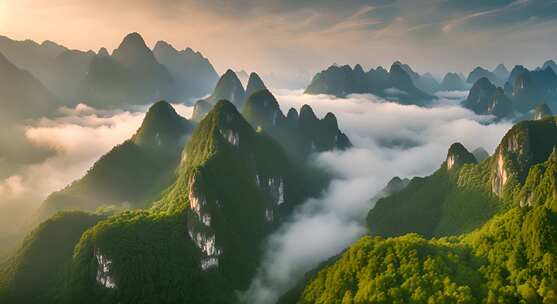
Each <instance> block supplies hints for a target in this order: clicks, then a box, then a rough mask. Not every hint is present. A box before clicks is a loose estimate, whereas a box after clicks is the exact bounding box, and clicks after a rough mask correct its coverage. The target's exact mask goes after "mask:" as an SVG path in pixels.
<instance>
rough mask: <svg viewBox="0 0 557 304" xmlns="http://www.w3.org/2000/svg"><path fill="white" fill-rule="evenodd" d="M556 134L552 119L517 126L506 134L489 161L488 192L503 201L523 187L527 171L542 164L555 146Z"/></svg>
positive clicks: (556, 141) (556, 128)
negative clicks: (489, 184)
mask: <svg viewBox="0 0 557 304" xmlns="http://www.w3.org/2000/svg"><path fill="white" fill-rule="evenodd" d="M556 131H557V126H556V124H555V119H545V120H539V121H523V122H520V123H518V124H516V125H515V126H514V127H513V128H512V129H511V130H510V131H509V132H507V134H506V135H505V136H504V137H503V140H502V141H501V143H500V144H499V146H498V147H497V149H496V151H495V154H494V156H493V157H492V164H491V172H490V183H491V190H492V192H493V193H495V194H496V195H498V196H499V197H503V198H506V197H508V196H509V195H510V191H512V188H513V187H515V186H516V185H521V184H523V183H524V180H525V178H526V176H527V174H528V170H529V168H530V167H531V166H533V165H535V164H538V163H541V162H543V161H545V160H546V159H547V158H548V156H549V155H550V153H551V151H552V149H553V147H554V146H555V145H556V144H557V136H555V134H557V133H555V132H556Z"/></svg>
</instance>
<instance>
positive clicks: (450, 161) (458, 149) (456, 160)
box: [446, 142, 478, 170]
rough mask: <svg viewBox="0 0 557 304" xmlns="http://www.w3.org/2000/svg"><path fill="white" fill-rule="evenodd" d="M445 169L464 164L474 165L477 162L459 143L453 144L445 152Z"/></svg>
mask: <svg viewBox="0 0 557 304" xmlns="http://www.w3.org/2000/svg"><path fill="white" fill-rule="evenodd" d="M446 162H447V169H448V170H450V169H452V168H454V167H460V166H462V165H464V164H475V163H477V162H478V161H477V160H476V157H475V156H474V155H473V154H472V153H470V152H469V151H468V150H467V149H466V148H465V147H464V146H463V145H462V144H461V143H458V142H457V143H454V144H452V145H451V147H450V148H449V151H448V152H447V161H446Z"/></svg>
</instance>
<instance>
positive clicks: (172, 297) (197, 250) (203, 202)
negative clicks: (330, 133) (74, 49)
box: [0, 100, 328, 303]
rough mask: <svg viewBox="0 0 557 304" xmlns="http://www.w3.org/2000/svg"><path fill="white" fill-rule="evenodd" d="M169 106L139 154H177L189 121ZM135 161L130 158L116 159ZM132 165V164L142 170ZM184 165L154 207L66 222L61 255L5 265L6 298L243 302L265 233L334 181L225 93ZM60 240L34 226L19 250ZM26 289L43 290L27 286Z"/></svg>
mask: <svg viewBox="0 0 557 304" xmlns="http://www.w3.org/2000/svg"><path fill="white" fill-rule="evenodd" d="M169 109H171V108H170V106H169V105H168V104H166V103H158V104H156V105H155V106H153V107H152V108H151V111H153V112H154V113H158V114H156V115H155V116H152V115H149V114H148V115H147V117H146V118H145V121H144V123H143V126H142V127H141V128H140V130H139V131H138V132H137V133H136V135H134V137H132V139H131V140H130V141H129V142H130V143H132V144H133V145H132V146H133V147H136V148H137V149H138V150H137V151H132V152H134V153H131V154H128V157H134V156H135V154H136V153H138V151H145V153H146V154H149V153H155V152H156V153H159V154H158V155H159V156H160V155H166V156H169V157H170V156H172V155H173V153H174V152H172V151H171V150H170V149H169V147H170V146H169V144H168V143H169V142H170V143H175V141H176V136H177V135H179V134H181V133H180V132H179V131H180V130H181V129H180V128H181V127H182V124H181V123H178V124H177V125H175V124H173V114H172V113H173V112H172V111H170V112H169ZM151 111H150V112H151ZM165 113H166V114H165ZM171 114H172V115H171ZM154 125H156V127H153V126H154ZM152 130H157V131H156V132H154V131H152ZM182 142H183V141H182ZM163 152H164V153H168V154H162V153H163ZM109 155H110V154H109ZM106 157H110V156H106ZM170 158H172V157H170ZM162 159H164V158H162V156H161V158H159V162H160V161H161V160H162ZM99 162H100V163H104V162H105V160H101V161H99ZM126 162H128V159H127V158H126V157H122V158H121V159H117V162H116V163H117V164H118V165H122V164H126ZM133 165H134V164H133V162H132V165H131V166H130V167H129V168H127V170H130V172H136V171H137V170H138V169H134V167H133ZM97 166H98V165H96V166H95V167H94V169H92V171H93V172H94V173H95V176H101V177H102V178H103V179H110V178H112V177H113V175H98V172H100V171H97V170H99V169H98V167H97ZM124 166H125V165H124ZM107 168H108V167H107ZM117 168H120V169H121V168H122V167H120V166H119V167H117ZM175 168H176V170H175V180H174V182H173V183H172V184H171V185H170V186H169V187H167V189H166V190H165V191H163V193H162V194H160V197H161V198H160V199H159V200H158V201H155V202H153V204H152V205H151V207H149V208H146V209H142V210H141V209H135V210H128V211H124V212H121V213H118V214H115V215H112V216H110V217H108V218H106V219H104V220H102V221H100V222H99V223H98V224H96V222H93V223H90V224H89V225H87V226H86V227H83V228H80V229H76V228H74V227H72V226H71V225H70V224H65V225H63V226H61V228H60V229H68V230H69V231H67V232H64V233H70V234H71V236H72V239H71V242H70V240H67V241H65V243H64V245H63V246H64V247H63V246H60V248H58V249H60V250H63V255H62V256H60V257H59V258H58V257H55V258H51V257H50V255H49V254H45V255H44V256H41V255H37V253H38V252H40V251H36V252H35V254H33V255H29V254H23V253H19V254H18V255H17V256H16V260H15V261H16V262H10V263H9V264H7V265H6V266H5V267H6V268H5V270H3V271H2V272H0V273H1V276H0V278H2V285H1V288H0V302H3V301H2V300H3V299H10V300H11V301H12V302H16V303H235V302H236V301H237V297H236V292H237V291H241V290H245V289H246V288H247V287H248V285H249V283H250V281H251V279H252V277H253V275H254V274H255V270H256V268H257V266H258V264H259V260H260V258H261V253H262V249H263V248H262V244H263V241H264V238H265V237H266V236H267V235H268V234H269V233H270V232H271V231H272V230H273V229H275V228H276V227H278V224H279V223H280V222H281V221H282V219H283V218H285V217H286V216H287V215H288V214H289V213H290V212H291V211H292V210H293V208H294V207H295V206H296V205H298V204H299V203H301V202H302V201H303V200H305V199H306V198H307V197H309V196H317V195H319V194H320V191H321V190H322V189H323V188H324V186H325V185H326V183H327V181H328V177H327V176H326V175H324V174H322V173H318V172H314V171H313V170H308V169H307V168H304V167H302V166H299V165H296V164H294V163H293V162H292V161H291V160H290V158H289V157H288V155H287V154H286V152H285V151H284V149H283V148H282V147H281V145H280V144H279V143H277V142H276V141H275V140H274V139H273V138H272V137H270V136H268V135H267V134H266V133H264V132H262V131H260V132H257V131H256V130H254V129H253V128H252V126H251V125H250V124H249V123H248V122H247V121H246V120H245V119H244V118H243V117H242V115H241V114H240V113H239V112H238V111H237V110H236V107H235V106H234V105H233V104H232V103H230V102H228V101H224V100H223V101H219V102H218V103H217V104H216V105H215V106H214V108H213V109H212V111H211V112H209V114H208V115H207V116H206V117H205V118H204V119H203V120H202V121H201V122H200V123H199V125H198V126H197V128H196V129H195V131H194V132H193V134H192V135H191V139H190V140H189V141H188V143H187V145H186V146H185V148H183V151H182V152H181V157H180V160H179V163H178V164H177V165H176V167H175ZM134 170H135V171H134ZM119 177H120V176H119ZM120 178H121V177H120ZM136 178H137V177H136ZM137 182H138V181H135V183H136V184H135V185H136V187H137V185H138V184H137ZM131 184H133V183H130V185H131ZM119 185H125V184H122V183H119ZM72 187H75V186H72ZM113 188H114V187H113ZM71 201H72V198H68V202H71ZM54 219H56V217H55V218H54ZM99 220H100V218H99V219H98V220H97V221H99ZM50 221H52V220H48V221H47V222H46V223H49V222H50ZM95 224H96V225H95ZM43 225H45V224H43ZM41 227H42V226H41ZM61 235H62V236H63V235H64V234H63V233H62V234H61ZM53 237H56V236H51V235H45V234H44V233H43V234H37V233H34V234H33V236H32V237H30V238H29V240H28V241H27V243H26V244H28V245H24V247H22V248H23V249H21V250H20V251H22V252H25V250H26V249H25V248H26V247H30V248H35V247H38V246H43V245H41V244H46V243H48V242H49V241H50V239H51V238H53ZM41 251H44V252H47V251H48V248H41ZM54 252H57V251H56V250H54ZM42 263H49V264H48V268H47V269H46V270H45V274H44V275H42V274H38V275H37V277H32V276H31V275H30V273H29V272H28V271H30V270H31V269H33V268H27V267H25V265H42ZM33 267H35V266H33ZM44 267H47V266H44ZM11 269H16V270H17V271H13V270H11ZM62 270H63V271H62ZM26 271H27V272H26ZM12 273H16V274H17V273H26V276H28V277H30V278H27V280H37V279H38V278H49V280H50V278H52V280H53V282H54V284H50V283H44V284H42V285H41V284H39V283H38V282H35V281H33V283H32V285H30V284H26V282H25V281H22V280H21V279H20V280H16V279H17V278H19V277H20V276H21V275H17V276H16V275H13V274H12ZM14 278H15V279H14ZM35 284H36V285H37V286H44V288H45V290H44V291H43V290H42V289H41V288H42V287H40V288H35V286H34V285H35ZM25 288H31V289H33V293H37V294H38V295H37V296H34V295H31V293H29V295H28V294H24V293H22V292H21V290H24V289H25ZM35 299H37V300H35Z"/></svg>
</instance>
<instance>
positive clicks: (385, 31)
mask: <svg viewBox="0 0 557 304" xmlns="http://www.w3.org/2000/svg"><path fill="white" fill-rule="evenodd" d="M134 31H137V32H140V33H141V34H142V35H143V37H144V38H145V40H146V41H147V42H148V44H149V45H150V46H153V45H154V43H155V42H156V41H157V40H161V39H162V40H166V41H168V42H170V43H171V44H173V45H174V46H175V47H177V48H186V47H191V48H193V49H195V50H198V51H201V52H202V53H203V54H204V55H205V56H206V57H208V58H209V59H210V60H211V62H212V63H213V64H214V65H215V67H216V69H217V71H218V72H221V73H222V72H224V71H225V70H226V69H227V68H233V69H234V70H240V69H244V70H246V71H257V72H259V73H262V74H269V73H271V72H272V73H274V74H275V75H288V76H289V77H309V76H308V75H311V74H313V73H315V72H316V71H319V70H321V69H324V68H326V67H327V66H329V65H331V64H333V63H337V64H351V65H354V64H356V63H360V64H362V65H363V66H364V67H365V68H370V67H375V66H378V65H383V66H389V65H390V64H391V63H392V62H393V61H395V60H401V61H404V62H407V63H409V64H410V65H411V66H412V67H413V68H414V69H415V70H417V71H419V72H426V71H429V72H434V73H437V74H441V73H444V72H448V71H460V72H465V73H467V72H469V71H470V70H472V68H473V67H475V66H477V65H482V66H485V67H487V68H493V67H495V66H496V65H497V64H498V63H505V64H506V65H507V66H510V67H512V66H514V65H515V64H523V65H526V66H529V67H536V66H539V65H541V64H542V63H543V62H544V61H545V60H547V59H556V58H557V51H556V50H557V1H555V0H545V1H541V0H489V1H480V0H469V1H460V0H421V1H416V0H403V1H398V0H392V1H389V0H368V1H364V0H343V1H333V0H322V1H309V0H283V1H273V0H236V1H233V0H230V1H226V0H116V1H114V0H95V1H91V0H0V34H1V35H6V36H9V37H11V38H14V39H26V38H30V39H33V40H36V41H39V42H42V41H43V40H45V39H49V40H53V41H56V42H59V43H61V44H63V45H66V46H68V47H70V48H74V49H83V50H86V49H93V50H95V51H96V50H98V48H100V47H101V46H106V47H107V48H108V49H113V48H115V47H117V45H118V44H119V42H120V41H121V40H122V38H123V37H124V35H125V34H126V33H129V32H134Z"/></svg>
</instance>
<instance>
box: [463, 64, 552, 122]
mask: <svg viewBox="0 0 557 304" xmlns="http://www.w3.org/2000/svg"><path fill="white" fill-rule="evenodd" d="M551 62H552V61H548V62H546V63H545V64H544V65H543V67H542V68H538V69H536V70H532V71H530V70H528V69H526V68H525V67H523V66H520V65H518V66H515V67H514V68H513V70H512V71H511V72H510V73H508V74H506V75H508V79H507V80H506V81H505V82H504V85H503V86H501V85H499V86H498V84H501V80H496V81H495V82H494V81H492V79H493V76H485V77H481V78H479V79H478V80H477V81H475V83H474V85H473V86H472V88H471V89H470V93H469V95H468V98H467V99H466V100H465V101H464V102H463V103H462V105H463V106H464V107H467V108H469V109H471V110H473V111H474V112H476V113H478V114H491V115H494V116H496V117H497V118H507V119H513V118H514V119H522V118H524V117H526V118H531V117H532V115H533V113H532V112H533V111H534V110H535V108H536V107H537V106H539V105H542V104H544V105H545V107H547V108H548V109H549V110H551V108H555V107H557V74H556V73H555V70H554V69H553V68H552V64H551ZM490 78H491V80H490Z"/></svg>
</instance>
